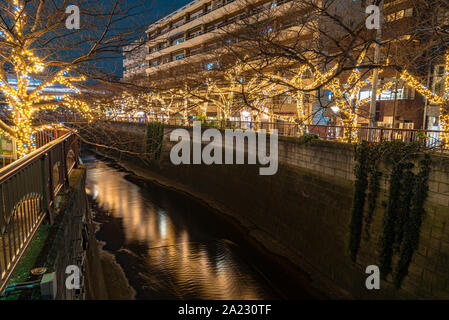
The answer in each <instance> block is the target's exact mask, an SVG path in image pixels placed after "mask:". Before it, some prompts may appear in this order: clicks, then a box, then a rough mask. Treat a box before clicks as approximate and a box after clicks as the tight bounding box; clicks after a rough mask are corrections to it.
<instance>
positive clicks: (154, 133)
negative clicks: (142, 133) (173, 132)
mask: <svg viewBox="0 0 449 320" xmlns="http://www.w3.org/2000/svg"><path fill="white" fill-rule="evenodd" d="M163 138H164V124H162V123H160V122H150V123H148V125H147V135H146V144H145V152H146V153H149V154H151V155H152V158H153V159H154V160H159V159H160V157H161V151H162V142H163Z"/></svg>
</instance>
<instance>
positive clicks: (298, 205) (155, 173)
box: [97, 123, 449, 299]
mask: <svg viewBox="0 0 449 320" xmlns="http://www.w3.org/2000/svg"><path fill="white" fill-rule="evenodd" d="M110 126H111V127H110V128H111V130H112V131H114V132H115V133H117V132H120V133H121V134H123V135H126V136H128V137H130V138H132V139H133V141H137V142H136V143H135V144H134V146H133V148H131V149H130V151H134V152H142V150H144V145H145V139H146V125H145V124H138V123H111V125H110ZM174 129H175V128H170V127H166V128H165V129H164V130H165V131H164V138H163V148H162V153H161V158H160V159H159V160H158V161H152V162H151V163H144V162H142V161H140V160H139V159H138V158H136V156H133V155H130V154H126V153H121V154H119V153H117V152H115V151H107V150H104V149H100V148H97V151H99V152H101V153H103V154H108V155H109V156H111V157H114V158H115V159H117V160H118V161H119V162H120V164H121V165H122V166H124V167H125V168H126V169H128V170H129V171H131V172H133V173H134V174H136V175H138V176H141V177H144V178H146V179H149V180H152V181H153V182H156V183H159V184H161V185H164V186H166V187H170V188H173V189H176V190H178V191H180V192H184V193H186V194H189V195H191V196H192V197H194V198H196V199H199V200H201V201H202V202H204V203H205V204H207V205H209V206H210V207H213V208H215V209H216V210H217V211H219V212H221V213H224V214H226V215H229V216H230V217H232V218H233V219H235V220H236V221H238V222H239V224H240V225H242V226H243V227H244V228H245V229H246V230H247V231H248V233H249V235H250V236H251V237H252V238H253V239H255V240H256V241H258V242H259V243H260V244H262V245H263V246H264V247H265V248H266V249H268V250H269V251H271V252H273V253H275V254H276V255H278V256H280V257H283V258H286V259H288V260H289V261H290V262H292V263H293V264H294V265H296V266H297V267H299V268H300V269H301V270H304V271H305V272H307V273H308V275H309V277H310V279H311V281H312V282H313V284H314V286H316V288H318V289H319V290H321V291H322V292H326V293H327V295H328V296H329V297H332V298H343V299H346V298H349V299H351V298H361V299H403V298H423V299H429V298H448V297H449V274H447V272H445V270H446V271H447V270H449V193H448V190H449V189H445V188H448V187H449V160H448V159H447V158H446V157H439V156H436V157H435V158H434V159H433V165H432V172H431V176H430V183H429V187H430V191H429V197H428V199H427V202H426V206H425V207H426V216H425V219H424V223H423V226H422V228H421V237H420V244H419V249H418V250H417V252H416V253H415V254H414V257H413V261H412V263H411V265H410V268H409V275H408V276H407V277H406V278H405V280H404V282H403V285H402V287H401V289H396V288H395V287H394V286H393V285H392V281H390V280H388V281H382V283H381V290H367V289H366V287H365V280H366V278H367V276H368V275H367V274H366V273H365V269H366V267H367V266H368V265H377V264H378V254H379V249H378V241H377V240H378V238H379V236H380V233H381V228H382V218H383V214H384V211H385V208H384V207H383V205H382V202H383V200H384V199H383V198H382V197H383V196H380V198H381V199H379V201H378V205H377V207H376V210H375V215H374V219H373V222H372V224H371V234H372V237H371V239H374V240H370V241H363V240H362V244H361V249H360V253H359V258H358V260H357V263H353V262H352V261H351V260H350V258H349V254H348V249H347V246H348V245H347V244H348V236H349V235H348V234H349V222H350V217H351V207H352V201H353V194H354V180H355V177H354V166H355V161H354V149H353V146H351V145H346V144H341V143H337V142H330V141H320V140H314V141H311V142H308V143H303V142H301V141H300V140H298V139H295V138H286V137H280V138H279V170H278V173H277V174H276V175H273V176H259V168H258V166H250V165H211V166H207V165H179V166H175V165H172V164H171V162H170V159H169V153H170V150H171V147H172V146H173V145H174V144H175V143H174V142H170V141H169V136H170V132H171V131H173V130H174ZM112 131H111V132H112ZM190 133H191V132H190ZM104 141H107V139H105V140H104ZM387 188H388V185H387V181H383V180H382V183H381V189H382V191H383V193H384V191H385V190H387Z"/></svg>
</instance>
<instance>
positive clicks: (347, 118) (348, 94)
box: [325, 51, 392, 143]
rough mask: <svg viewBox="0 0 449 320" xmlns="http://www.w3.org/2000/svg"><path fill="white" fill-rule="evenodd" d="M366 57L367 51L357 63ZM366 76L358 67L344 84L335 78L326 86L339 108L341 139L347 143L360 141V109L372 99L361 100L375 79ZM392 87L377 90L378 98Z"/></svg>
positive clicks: (387, 84) (389, 84)
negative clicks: (363, 92) (362, 93)
mask: <svg viewBox="0 0 449 320" xmlns="http://www.w3.org/2000/svg"><path fill="white" fill-rule="evenodd" d="M365 55H366V51H363V52H362V54H361V55H360V56H359V59H358V61H357V65H358V66H360V65H361V64H362V62H363V60H364V59H365ZM365 76H366V73H365V72H361V71H360V68H359V67H357V68H355V69H354V70H352V72H351V74H350V75H349V77H348V78H347V80H346V82H345V83H342V82H341V80H340V78H338V77H335V78H334V79H332V81H330V82H329V84H327V85H325V88H326V89H329V90H330V91H331V94H332V98H333V101H334V102H335V105H336V107H338V110H339V111H338V112H339V113H340V117H341V118H340V119H341V121H342V123H343V136H342V137H340V139H341V140H342V141H345V142H349V143H351V142H353V143H354V142H357V141H358V137H357V125H358V117H359V112H360V107H361V106H363V105H365V104H367V103H369V102H370V101H371V97H368V98H365V99H361V97H360V94H359V93H360V90H361V89H362V88H363V87H365V86H367V85H371V84H372V81H373V78H374V75H372V76H370V77H368V78H367V79H365ZM391 85H392V83H391V82H388V83H386V84H384V85H383V86H382V87H381V88H379V89H378V90H377V92H376V96H378V95H380V94H381V93H382V91H384V90H386V89H388V88H390V87H391Z"/></svg>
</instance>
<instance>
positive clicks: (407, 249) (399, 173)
mask: <svg viewBox="0 0 449 320" xmlns="http://www.w3.org/2000/svg"><path fill="white" fill-rule="evenodd" d="M420 149H421V143H420V142H418V143H412V144H406V143H403V142H401V141H392V142H383V143H380V144H374V143H369V142H366V141H362V142H361V143H359V144H358V145H356V146H355V160H356V163H357V164H356V167H355V175H356V182H355V191H354V202H353V207H352V217H351V223H350V226H349V229H350V240H349V251H350V257H351V259H352V260H353V261H356V258H357V253H358V250H359V248H360V240H361V230H362V224H363V222H364V223H365V235H366V237H365V239H366V240H367V241H369V240H370V233H369V230H370V224H371V221H372V219H373V215H374V212H375V209H376V207H377V198H378V195H379V192H380V184H379V182H380V178H381V176H382V173H381V172H380V170H379V168H378V167H379V163H380V161H381V160H384V161H387V162H388V163H391V164H392V165H393V167H392V171H391V174H390V177H389V178H390V181H389V182H390V183H389V190H388V201H386V202H385V203H383V207H384V210H385V214H384V217H383V222H382V231H381V235H380V239H379V249H380V254H379V266H380V271H381V277H382V279H386V277H387V276H388V275H389V274H390V273H392V271H393V265H392V261H393V256H394V255H395V254H399V256H400V257H399V262H398V265H397V270H396V272H395V273H394V275H393V279H394V282H395V285H396V286H397V287H400V285H401V283H402V281H403V279H404V277H405V276H406V275H407V272H408V267H409V265H410V262H411V259H412V256H413V253H414V251H415V250H416V249H417V246H418V242H419V232H420V227H421V223H422V219H423V216H424V213H425V210H424V203H425V201H426V199H427V193H428V186H427V181H428V177H429V173H430V157H429V155H427V154H426V155H425V160H423V161H421V162H420V167H421V169H420V172H419V173H418V174H417V175H415V173H414V172H413V170H414V164H413V163H412V160H413V159H414V158H415V156H416V155H417V153H418V152H419V151H420ZM366 198H367V202H368V208H367V214H366V216H365V215H364V212H365V201H366ZM363 218H364V219H363Z"/></svg>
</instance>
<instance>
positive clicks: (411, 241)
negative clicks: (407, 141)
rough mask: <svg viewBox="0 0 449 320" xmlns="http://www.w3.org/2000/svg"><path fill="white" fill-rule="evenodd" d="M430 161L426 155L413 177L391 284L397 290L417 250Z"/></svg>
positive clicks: (426, 194) (427, 188)
mask: <svg viewBox="0 0 449 320" xmlns="http://www.w3.org/2000/svg"><path fill="white" fill-rule="evenodd" d="M430 165H431V160H430V157H429V155H428V154H426V155H425V158H424V160H422V161H421V162H420V167H421V168H420V172H419V173H418V174H417V176H416V177H415V181H414V182H415V183H414V190H413V195H414V196H413V197H412V198H411V203H410V206H411V210H410V215H409V216H408V217H407V220H406V222H405V224H404V238H403V239H402V245H401V252H400V258H399V262H398V265H397V270H396V273H395V274H394V276H393V282H394V284H395V286H396V287H397V288H399V287H400V286H401V284H402V281H403V280H404V278H405V276H406V275H407V274H408V267H409V265H410V262H411V261H412V257H413V253H414V252H415V250H417V249H418V244H419V234H420V229H421V225H422V221H423V218H424V215H425V210H424V203H425V201H426V199H427V196H428V191H429V186H428V181H429V174H430Z"/></svg>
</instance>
